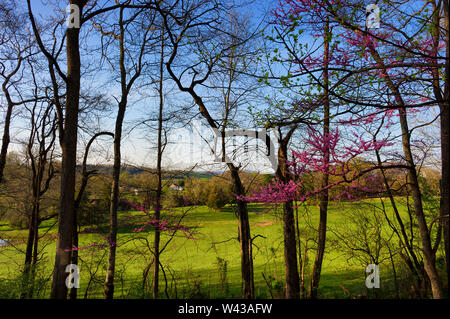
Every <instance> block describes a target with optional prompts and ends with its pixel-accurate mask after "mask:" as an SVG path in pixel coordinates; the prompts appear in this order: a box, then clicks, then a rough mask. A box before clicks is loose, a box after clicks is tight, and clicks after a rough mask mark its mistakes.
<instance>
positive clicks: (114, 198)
mask: <svg viewBox="0 0 450 319" xmlns="http://www.w3.org/2000/svg"><path fill="white" fill-rule="evenodd" d="M125 109H126V102H123V101H121V102H120V103H119V110H118V113H117V118H116V127H115V131H114V166H113V181H112V186H111V202H110V207H109V214H110V228H109V236H108V241H109V250H108V265H107V268H106V269H107V270H106V279H105V286H104V292H103V295H104V298H105V299H113V297H114V272H115V266H116V247H117V244H116V243H117V208H118V205H119V178H120V167H121V157H120V156H121V154H120V142H121V138H122V123H123V118H124V116H125Z"/></svg>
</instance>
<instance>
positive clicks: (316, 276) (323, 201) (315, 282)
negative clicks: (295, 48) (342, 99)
mask: <svg viewBox="0 0 450 319" xmlns="http://www.w3.org/2000/svg"><path fill="white" fill-rule="evenodd" d="M324 31H325V32H324V33H325V41H324V57H323V58H324V61H325V69H324V71H323V78H324V93H323V94H324V99H323V101H324V104H323V108H324V110H323V134H324V136H328V135H329V134H330V101H329V96H328V64H329V62H328V56H329V46H330V44H329V40H328V35H329V34H328V33H329V22H328V20H327V22H326V25H325V30H324ZM323 161H324V164H325V166H326V165H328V163H329V162H330V154H329V149H328V147H327V148H326V150H325V154H323ZM328 179H329V178H328V172H323V173H322V181H321V188H322V189H324V188H325V187H326V186H327V185H328ZM319 201H320V204H319V211H320V212H319V229H318V237H319V238H318V242H317V253H316V259H315V261H314V267H313V271H312V278H311V287H310V297H311V298H317V290H318V289H319V282H320V274H321V271H322V262H323V255H324V254H325V242H326V234H327V213H328V189H324V190H322V192H320V194H319Z"/></svg>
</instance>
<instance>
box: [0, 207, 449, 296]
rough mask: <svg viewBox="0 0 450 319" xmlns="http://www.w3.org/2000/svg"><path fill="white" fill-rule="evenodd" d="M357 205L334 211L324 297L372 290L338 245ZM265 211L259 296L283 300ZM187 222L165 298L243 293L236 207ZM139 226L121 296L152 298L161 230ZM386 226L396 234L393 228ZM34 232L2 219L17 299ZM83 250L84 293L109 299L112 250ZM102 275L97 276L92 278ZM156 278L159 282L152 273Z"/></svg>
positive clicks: (274, 227) (44, 274)
mask: <svg viewBox="0 0 450 319" xmlns="http://www.w3.org/2000/svg"><path fill="white" fill-rule="evenodd" d="M355 205H358V204H357V203H342V204H333V205H331V206H330V208H329V219H328V226H329V227H328V228H329V232H328V237H327V238H328V240H329V242H328V247H327V250H326V254H325V260H324V265H323V270H322V277H321V285H320V290H319V295H320V297H321V298H349V297H355V296H358V295H366V294H367V289H366V288H365V285H364V283H365V277H364V275H365V271H364V266H363V265H361V263H359V262H358V260H356V259H355V258H352V259H349V255H348V254H346V253H345V252H344V251H343V250H342V249H340V248H339V247H337V246H336V236H335V235H334V233H333V231H336V230H339V229H341V227H354V225H353V226H352V225H349V224H347V223H348V219H345V217H344V216H345V215H346V214H347V213H349V212H351V210H352V207H353V208H354V207H356V206H355ZM308 209H309V214H308V216H306V215H304V208H302V207H300V208H299V215H300V219H299V224H300V229H301V236H304V234H306V233H308V230H307V229H308V227H307V226H306V224H307V221H308V220H309V221H308V223H310V224H311V225H317V220H318V209H317V208H316V207H313V206H310V207H308ZM388 209H389V206H388ZM178 210H181V209H178ZM263 211H264V209H263V207H261V206H258V205H255V204H252V205H250V206H249V212H250V214H249V215H250V226H251V231H252V236H256V235H260V236H259V237H257V238H255V239H254V246H253V255H254V256H253V257H254V278H255V291H256V297H257V298H272V297H273V298H281V297H282V296H283V293H282V291H283V290H282V289H283V285H284V260H283V237H282V223H281V221H280V220H279V218H277V216H276V215H277V214H276V213H274V211H271V212H269V213H266V214H264V213H261V212H263ZM126 216H135V217H137V218H138V219H139V218H142V217H143V214H142V212H138V211H135V212H120V213H119V219H121V218H124V217H126ZM144 220H145V219H143V221H144ZM54 224H55V221H54V220H49V221H46V222H44V223H43V224H42V225H41V227H40V234H41V235H42V234H44V233H45V232H47V231H48V233H47V234H46V235H45V237H44V238H43V239H42V240H41V241H42V243H43V244H45V245H46V246H45V248H44V251H43V259H42V261H41V262H40V263H39V270H38V278H41V280H42V290H41V291H40V293H39V296H40V297H42V298H46V297H48V294H49V288H50V283H51V270H52V267H53V262H54V254H55V240H54V237H55V234H56V228H55V227H53V228H51V227H52V226H53V225H54ZM183 224H184V225H188V226H190V227H192V228H193V229H195V235H194V237H195V239H188V238H186V237H185V236H183V235H182V234H181V233H180V234H179V235H177V236H176V237H175V238H174V239H173V240H172V241H171V242H170V244H169V245H168V246H167V248H166V249H165V251H164V252H163V254H162V264H163V267H164V270H165V274H166V277H167V288H166V283H165V280H164V274H161V279H160V280H161V297H162V298H166V297H167V295H166V292H167V294H168V296H169V297H170V298H176V297H177V298H217V297H225V298H232V297H240V296H241V288H240V250H239V242H238V241H237V240H236V236H237V227H238V226H237V219H236V217H235V216H234V213H233V211H232V208H231V207H228V206H227V207H225V208H224V209H222V210H221V211H218V212H214V211H210V210H209V209H208V208H207V207H205V206H199V207H194V208H192V209H191V210H190V211H189V213H188V215H187V217H185V220H184V222H183ZM134 228H135V227H134V226H129V227H125V226H122V227H121V228H120V229H119V237H118V238H119V240H118V245H119V246H118V248H117V252H118V254H117V258H118V260H117V268H116V271H117V277H116V280H117V281H116V291H115V296H116V298H141V297H142V296H144V297H150V289H149V288H146V289H144V288H143V285H142V281H143V280H142V278H143V270H144V269H145V267H146V265H147V264H148V263H149V262H150V261H151V254H150V253H149V252H148V250H147V248H146V241H147V240H148V242H149V243H150V245H151V243H152V240H153V232H152V230H148V231H147V230H146V231H143V232H140V233H134V232H133V229H134ZM385 230H386V231H388V228H387V226H385ZM26 234H27V231H26V230H13V229H11V228H10V227H9V226H8V224H6V223H5V222H2V223H1V224H0V238H4V239H8V240H10V241H11V243H12V244H13V245H14V246H15V248H13V247H12V246H4V247H1V248H0V297H3V298H5V297H9V298H17V295H16V294H17V290H16V288H17V285H18V282H19V281H18V280H13V279H14V278H16V276H17V274H18V273H20V269H21V268H20V267H22V264H23V260H22V259H23V254H20V253H19V252H18V249H23V248H24V247H25V245H24V244H23V241H24V240H25V238H26ZM262 236H263V237H262ZM168 238H169V236H168V235H167V234H163V236H162V242H163V243H164V242H165V241H166V240H167V239H168ZM303 239H304V237H302V243H303V244H304V241H303ZM392 240H395V238H394V239H392ZM94 242H95V243H100V244H101V243H104V240H103V239H102V238H101V236H100V235H99V234H92V233H91V234H88V233H82V234H80V245H79V246H80V247H83V246H88V245H90V244H92V243H94ZM40 245H41V242H40ZM309 245H310V247H312V246H313V243H312V242H310V244H309ZM302 248H303V247H302ZM79 253H80V257H81V262H80V263H79V265H80V276H81V282H80V289H79V297H84V296H86V297H88V298H101V297H102V293H103V286H102V285H103V280H104V276H105V270H104V268H105V259H106V255H107V249H86V250H81V251H80V252H79ZM439 254H442V252H439ZM309 258H310V262H309V267H306V273H309V272H310V271H311V270H310V269H311V264H312V261H313V258H314V251H310V254H309ZM438 264H439V263H438ZM396 266H397V274H400V275H399V277H401V275H402V272H401V266H400V263H397V264H396ZM391 269H392V267H391V264H390V261H389V260H387V261H383V262H382V263H381V265H380V273H381V288H380V289H379V290H377V296H379V297H387V298H389V297H395V292H394V289H393V280H392V271H391ZM399 269H400V270H399ZM95 271H96V272H95ZM94 272H95V275H91V273H94ZM263 274H264V276H263ZM264 277H265V279H264ZM308 278H309V276H306V288H308ZM8 280H9V281H8ZM444 282H446V280H444ZM149 283H150V284H151V272H150V274H149ZM269 286H270V287H271V288H270V289H269ZM14 287H15V288H14ZM88 287H89V288H88ZM87 288H88V289H87Z"/></svg>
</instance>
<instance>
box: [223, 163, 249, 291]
mask: <svg viewBox="0 0 450 319" xmlns="http://www.w3.org/2000/svg"><path fill="white" fill-rule="evenodd" d="M227 165H228V168H229V169H230V173H231V179H232V180H233V192H234V194H236V195H238V196H244V195H245V190H244V186H243V185H242V182H241V179H240V177H239V169H238V168H237V167H235V166H234V165H233V164H232V163H228V164H227ZM236 206H237V213H238V223H239V242H240V245H241V276H242V281H243V282H244V298H246V299H252V298H255V287H254V282H253V257H252V255H251V247H250V245H251V237H250V223H249V220H248V209H247V203H246V202H244V201H241V200H238V199H236Z"/></svg>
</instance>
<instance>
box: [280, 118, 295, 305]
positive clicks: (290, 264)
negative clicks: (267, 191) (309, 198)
mask: <svg viewBox="0 0 450 319" xmlns="http://www.w3.org/2000/svg"><path fill="white" fill-rule="evenodd" d="M295 129H296V126H294V127H293V128H291V129H290V131H289V132H288V134H286V136H285V137H284V138H282V137H281V136H280V138H279V140H278V143H279V148H278V169H277V172H276V175H277V177H278V178H279V179H280V180H282V181H283V182H284V183H287V182H289V180H290V179H291V174H290V173H289V168H288V165H287V160H288V154H287V146H288V143H289V140H290V139H291V137H292V134H293V133H294V131H295ZM283 236H284V263H285V276H286V292H285V297H286V298H287V299H298V298H300V277H299V274H298V263H297V238H296V232H295V219H294V207H293V202H292V201H288V202H285V203H284V204H283Z"/></svg>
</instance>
